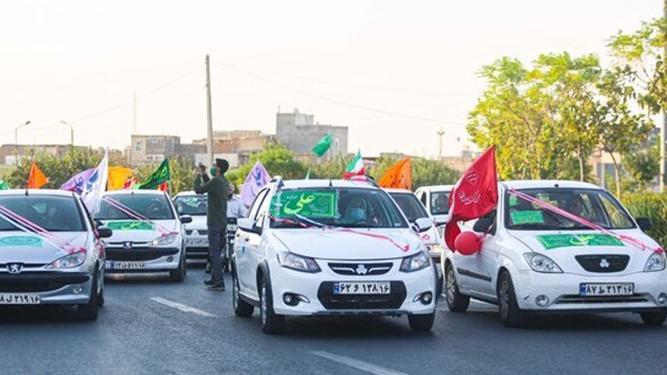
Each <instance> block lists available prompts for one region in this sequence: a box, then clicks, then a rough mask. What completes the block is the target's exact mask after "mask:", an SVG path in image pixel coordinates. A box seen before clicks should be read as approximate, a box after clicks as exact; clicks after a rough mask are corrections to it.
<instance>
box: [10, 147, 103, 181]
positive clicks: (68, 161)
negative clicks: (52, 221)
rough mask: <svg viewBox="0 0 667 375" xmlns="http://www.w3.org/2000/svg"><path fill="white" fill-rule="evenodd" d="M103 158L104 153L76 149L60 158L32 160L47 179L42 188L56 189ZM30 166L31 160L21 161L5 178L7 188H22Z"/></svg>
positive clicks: (43, 156) (40, 156)
mask: <svg viewBox="0 0 667 375" xmlns="http://www.w3.org/2000/svg"><path fill="white" fill-rule="evenodd" d="M103 156H104V153H103V152H102V151H100V150H92V149H78V148H76V149H73V150H69V151H67V153H65V155H64V156H62V157H57V156H53V155H50V154H46V153H42V154H36V155H35V156H34V160H35V162H36V163H37V165H38V166H39V168H40V169H41V170H42V172H44V174H45V175H46V177H48V179H49V183H48V184H46V185H45V186H44V188H45V189H57V188H59V187H60V185H62V184H63V183H65V182H66V181H67V180H69V179H70V177H72V176H74V175H75V174H77V173H79V172H81V171H84V170H86V169H90V168H94V167H96V166H97V165H98V164H99V162H100V160H101V159H102V157H103ZM31 164H32V159H29V158H23V159H21V161H20V162H19V166H18V168H17V169H14V170H13V171H12V172H11V174H10V175H9V177H8V178H7V183H8V184H9V186H11V187H12V188H24V187H25V185H26V183H27V181H28V175H29V174H30V166H31Z"/></svg>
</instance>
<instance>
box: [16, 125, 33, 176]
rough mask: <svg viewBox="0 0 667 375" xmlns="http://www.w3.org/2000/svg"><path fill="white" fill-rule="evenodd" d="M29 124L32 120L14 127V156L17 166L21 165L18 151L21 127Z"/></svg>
mask: <svg viewBox="0 0 667 375" xmlns="http://www.w3.org/2000/svg"><path fill="white" fill-rule="evenodd" d="M28 125H30V120H28V121H26V122H24V123H23V124H21V125H19V126H17V127H16V128H15V129H14V158H15V161H16V167H17V168H18V166H19V151H18V149H19V129H20V128H22V127H24V126H28Z"/></svg>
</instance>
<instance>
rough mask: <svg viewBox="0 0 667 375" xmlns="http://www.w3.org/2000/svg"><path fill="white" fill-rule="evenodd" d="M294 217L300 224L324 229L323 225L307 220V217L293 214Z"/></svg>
mask: <svg viewBox="0 0 667 375" xmlns="http://www.w3.org/2000/svg"><path fill="white" fill-rule="evenodd" d="M294 217H296V218H297V219H299V221H300V222H302V223H306V224H309V225H313V226H316V227H318V228H324V227H326V225H324V224H322V223H320V222H318V221H315V220H312V219H309V218H307V217H305V216H303V215H299V214H294Z"/></svg>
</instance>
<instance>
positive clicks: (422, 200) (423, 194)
mask: <svg viewBox="0 0 667 375" xmlns="http://www.w3.org/2000/svg"><path fill="white" fill-rule="evenodd" d="M419 200H420V201H421V202H422V204H423V205H424V207H426V205H427V204H426V202H427V201H426V193H424V192H421V193H419Z"/></svg>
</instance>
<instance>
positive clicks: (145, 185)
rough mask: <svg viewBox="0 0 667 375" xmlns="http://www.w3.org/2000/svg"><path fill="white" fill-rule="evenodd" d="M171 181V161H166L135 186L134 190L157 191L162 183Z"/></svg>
mask: <svg viewBox="0 0 667 375" xmlns="http://www.w3.org/2000/svg"><path fill="white" fill-rule="evenodd" d="M169 180H170V173H169V160H168V159H164V160H163V161H162V163H160V165H159V166H158V167H157V168H156V169H155V170H154V171H153V173H151V175H150V176H148V177H147V178H146V179H145V180H143V181H141V182H140V183H138V184H135V185H134V189H144V190H155V189H157V188H158V187H159V186H160V185H161V184H162V183H164V182H167V181H169Z"/></svg>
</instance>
